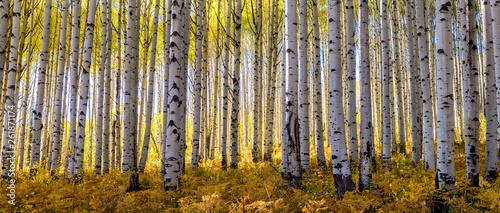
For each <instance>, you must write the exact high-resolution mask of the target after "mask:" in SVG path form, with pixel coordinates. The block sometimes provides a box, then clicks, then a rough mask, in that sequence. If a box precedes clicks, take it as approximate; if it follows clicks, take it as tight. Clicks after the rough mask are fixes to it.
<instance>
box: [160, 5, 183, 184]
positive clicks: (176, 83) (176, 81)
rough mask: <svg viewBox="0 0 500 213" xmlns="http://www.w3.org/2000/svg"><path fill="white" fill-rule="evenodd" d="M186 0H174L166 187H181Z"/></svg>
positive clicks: (168, 100)
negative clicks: (184, 13) (184, 16)
mask: <svg viewBox="0 0 500 213" xmlns="http://www.w3.org/2000/svg"><path fill="white" fill-rule="evenodd" d="M185 3H186V2H185V1H184V0H174V1H173V2H172V23H171V24H172V28H171V33H170V47H171V48H170V75H169V82H168V86H169V90H168V99H167V102H168V114H167V120H168V121H167V126H166V128H167V133H166V135H165V136H166V139H167V140H166V150H165V151H166V156H165V168H164V169H165V175H164V186H165V191H172V190H178V189H179V187H180V174H181V165H180V163H181V159H180V158H181V145H182V144H181V142H182V141H181V134H184V130H183V129H182V126H183V125H182V122H184V121H183V120H181V119H182V117H183V116H182V115H181V114H183V113H185V109H184V108H183V107H182V106H183V104H182V102H184V101H185V100H181V99H180V98H181V93H182V92H184V91H180V90H179V88H180V87H181V86H180V85H181V84H184V85H185V84H186V79H184V78H183V74H182V72H184V70H182V62H183V60H184V53H183V51H185V50H184V49H183V45H182V43H183V42H184V36H185V33H184V24H185V23H186V22H185V20H184V18H183V16H182V14H183V10H188V9H189V8H187V7H186V6H187V5H186V4H185Z"/></svg>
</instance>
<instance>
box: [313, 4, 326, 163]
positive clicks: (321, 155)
mask: <svg viewBox="0 0 500 213" xmlns="http://www.w3.org/2000/svg"><path fill="white" fill-rule="evenodd" d="M311 8H312V19H313V81H314V84H313V85H314V118H315V123H316V126H315V128H314V129H315V130H316V131H315V137H314V138H316V160H317V161H318V165H319V166H326V160H325V148H324V142H323V102H322V99H323V98H322V95H321V60H320V54H321V53H320V43H319V42H320V39H321V38H320V37H319V21H318V10H319V9H318V0H312V6H311Z"/></svg>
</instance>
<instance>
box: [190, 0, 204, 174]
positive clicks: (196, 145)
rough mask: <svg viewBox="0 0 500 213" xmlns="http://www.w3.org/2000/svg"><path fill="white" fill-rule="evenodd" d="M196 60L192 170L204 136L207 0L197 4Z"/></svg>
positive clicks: (196, 167) (196, 164) (196, 166)
mask: <svg viewBox="0 0 500 213" xmlns="http://www.w3.org/2000/svg"><path fill="white" fill-rule="evenodd" d="M196 9H197V11H196V48H195V49H196V53H195V57H196V61H195V63H196V64H195V70H194V72H195V74H194V75H195V77H194V78H195V82H194V98H193V105H194V114H193V139H192V146H193V149H192V154H191V170H197V169H198V162H199V160H200V159H199V157H200V154H199V152H200V138H201V137H202V135H201V133H200V129H201V128H202V125H201V123H200V121H201V113H200V112H201V108H202V105H201V102H200V101H201V75H202V73H204V72H203V70H202V66H201V65H202V54H203V51H202V50H203V48H202V42H203V13H204V10H205V1H203V0H198V3H197V5H196Z"/></svg>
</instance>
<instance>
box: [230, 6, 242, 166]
mask: <svg viewBox="0 0 500 213" xmlns="http://www.w3.org/2000/svg"><path fill="white" fill-rule="evenodd" d="M235 6H236V8H235V12H234V17H233V20H234V66H233V76H232V86H233V88H232V89H233V90H232V93H233V94H232V112H231V138H230V140H231V160H230V166H231V168H234V169H235V168H237V167H238V156H239V153H238V146H239V144H238V141H239V126H240V125H239V124H240V122H239V112H240V55H241V12H242V8H241V0H236V2H235Z"/></svg>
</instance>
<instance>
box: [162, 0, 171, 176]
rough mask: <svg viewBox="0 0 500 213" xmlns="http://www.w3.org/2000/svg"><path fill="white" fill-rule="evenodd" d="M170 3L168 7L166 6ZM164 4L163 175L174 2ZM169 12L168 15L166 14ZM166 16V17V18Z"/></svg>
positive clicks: (163, 171) (168, 0)
mask: <svg viewBox="0 0 500 213" xmlns="http://www.w3.org/2000/svg"><path fill="white" fill-rule="evenodd" d="M166 3H168V5H166ZM166 3H165V0H164V3H163V7H164V8H165V7H167V9H166V10H165V9H163V19H164V20H166V21H165V22H164V23H163V55H164V62H165V67H164V71H163V72H164V75H165V76H164V81H163V140H162V142H161V145H162V147H161V151H162V154H161V166H160V170H161V172H162V173H165V162H166V158H165V157H166V156H167V155H166V154H167V143H166V141H167V126H168V123H167V122H168V120H167V115H168V93H169V85H168V83H169V75H170V31H171V19H172V15H171V14H172V1H171V0H167V2H166ZM166 12H167V13H166ZM165 16H166V17H165Z"/></svg>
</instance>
